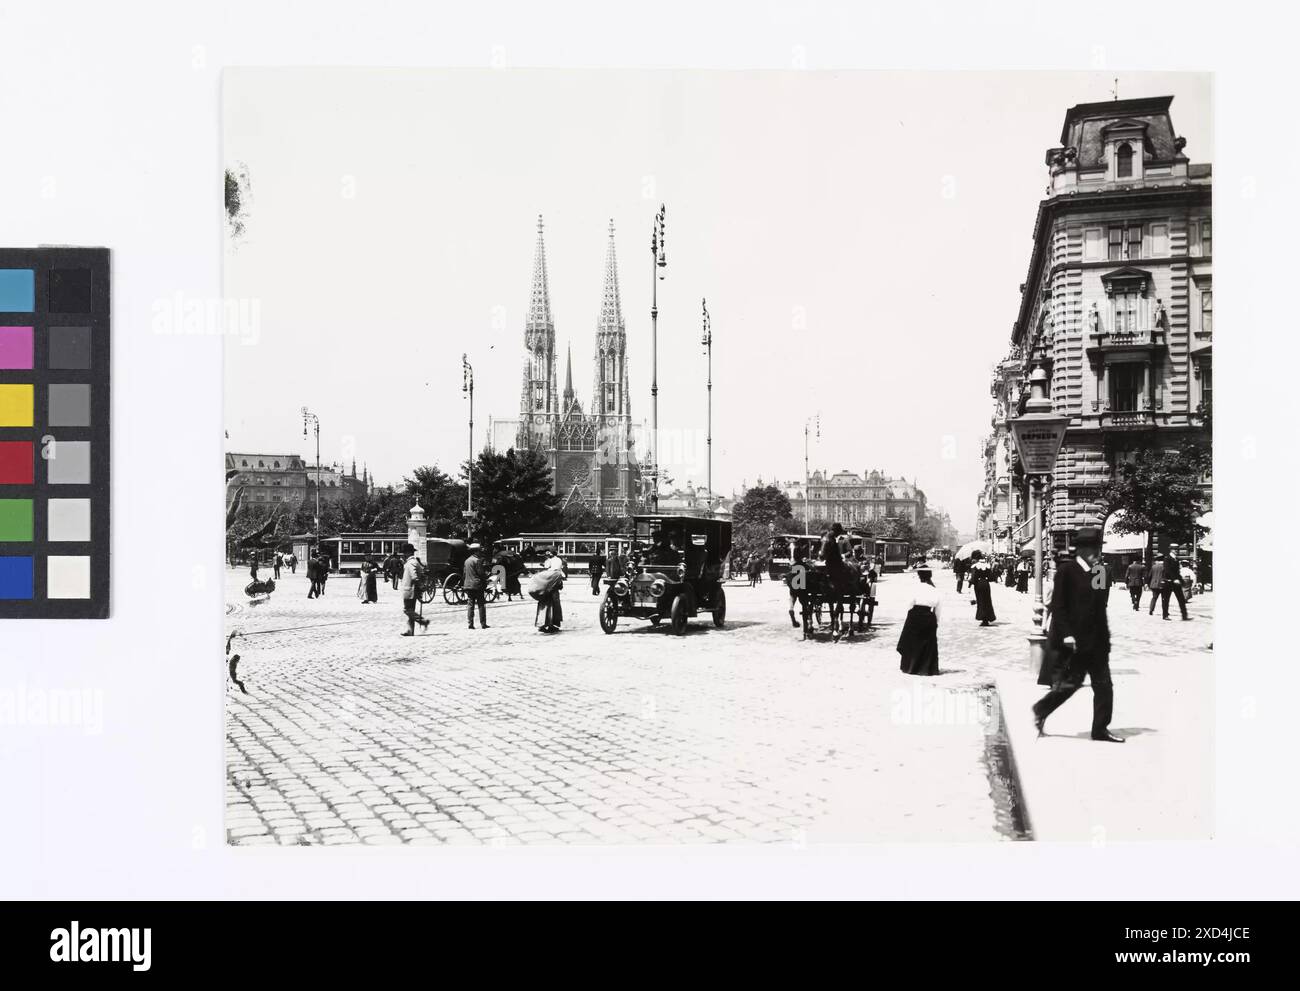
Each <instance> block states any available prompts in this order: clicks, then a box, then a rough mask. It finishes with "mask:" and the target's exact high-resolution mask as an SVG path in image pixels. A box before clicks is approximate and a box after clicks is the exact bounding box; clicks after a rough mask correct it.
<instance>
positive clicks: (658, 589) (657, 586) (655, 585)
mask: <svg viewBox="0 0 1300 991" xmlns="http://www.w3.org/2000/svg"><path fill="white" fill-rule="evenodd" d="M667 588H668V585H667V583H666V582H665V581H664V580H663V579H662V578H656V579H655V580H654V581H652V582H651V583H650V594H651V595H653V596H654V597H655V598H656V599H657V598H659V597H660V596H661V595H663V594H664V592H665V591H666V590H667Z"/></svg>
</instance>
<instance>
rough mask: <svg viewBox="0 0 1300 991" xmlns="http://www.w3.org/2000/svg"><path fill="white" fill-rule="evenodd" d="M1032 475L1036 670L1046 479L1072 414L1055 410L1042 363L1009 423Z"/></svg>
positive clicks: (1035, 664)
mask: <svg viewBox="0 0 1300 991" xmlns="http://www.w3.org/2000/svg"><path fill="white" fill-rule="evenodd" d="M1008 425H1009V426H1010V428H1011V438H1012V440H1014V441H1015V443H1016V451H1017V452H1018V453H1019V454H1020V463H1021V465H1022V466H1023V467H1024V472H1025V475H1026V477H1027V478H1028V479H1029V498H1030V509H1029V511H1030V512H1031V513H1033V515H1034V632H1033V634H1032V635H1031V636H1030V637H1029V666H1030V668H1031V670H1033V671H1034V672H1035V673H1036V672H1037V671H1038V668H1039V667H1040V666H1041V665H1042V662H1043V642H1044V639H1045V638H1044V637H1043V482H1044V480H1045V479H1046V478H1047V476H1048V475H1051V474H1052V472H1053V470H1054V469H1055V467H1056V456H1057V454H1059V453H1060V451H1061V442H1062V441H1063V440H1065V429H1066V427H1068V426H1069V425H1070V418H1069V417H1068V416H1057V415H1054V414H1053V413H1052V401H1051V400H1050V399H1048V398H1047V372H1046V371H1044V370H1043V367H1042V366H1041V365H1039V366H1037V367H1035V368H1034V370H1033V371H1032V372H1030V373H1029V399H1028V401H1027V402H1026V403H1025V412H1024V414H1023V415H1021V416H1017V417H1015V418H1013V419H1012V420H1011V421H1010V423H1009V424H1008Z"/></svg>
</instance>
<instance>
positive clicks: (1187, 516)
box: [1101, 446, 1213, 557]
mask: <svg viewBox="0 0 1300 991" xmlns="http://www.w3.org/2000/svg"><path fill="white" fill-rule="evenodd" d="M1212 466H1213V457H1212V455H1211V452H1210V450H1209V448H1208V447H1201V446H1191V447H1187V448H1183V449H1181V450H1177V451H1162V450H1151V449H1147V450H1143V451H1140V452H1139V453H1138V455H1137V457H1136V459H1135V460H1134V461H1132V462H1125V463H1124V464H1122V465H1120V467H1119V470H1118V471H1117V472H1116V473H1115V477H1114V478H1113V479H1111V481H1110V482H1108V483H1107V484H1106V485H1105V486H1104V487H1103V488H1102V494H1101V498H1102V502H1103V503H1104V504H1105V506H1106V509H1107V511H1108V512H1110V513H1115V512H1117V511H1120V510H1122V511H1123V513H1124V515H1123V516H1122V517H1120V518H1119V519H1117V520H1116V521H1115V531H1116V532H1117V533H1144V532H1145V533H1146V534H1147V535H1148V536H1147V555H1148V557H1150V553H1151V549H1152V545H1153V543H1154V541H1155V540H1156V539H1157V536H1158V537H1159V539H1160V541H1161V543H1162V545H1167V544H1168V543H1169V542H1171V541H1174V542H1184V541H1185V542H1190V541H1191V539H1192V536H1193V535H1197V536H1199V535H1200V534H1202V533H1204V532H1205V528H1204V527H1202V526H1199V525H1198V524H1197V522H1196V519H1197V517H1199V516H1201V515H1202V514H1203V513H1204V512H1205V511H1206V509H1207V505H1206V499H1205V492H1204V490H1203V489H1202V481H1203V480H1204V479H1205V478H1206V477H1207V476H1208V475H1209V473H1210V470H1211V468H1212Z"/></svg>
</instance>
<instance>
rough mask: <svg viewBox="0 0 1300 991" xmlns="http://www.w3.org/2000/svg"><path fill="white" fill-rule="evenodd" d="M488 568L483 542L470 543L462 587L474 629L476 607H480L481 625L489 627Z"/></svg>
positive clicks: (470, 622)
mask: <svg viewBox="0 0 1300 991" xmlns="http://www.w3.org/2000/svg"><path fill="white" fill-rule="evenodd" d="M487 582H488V569H487V563H486V562H485V561H484V560H483V547H482V545H481V544H470V545H469V557H467V558H465V571H464V582H463V583H462V584H461V589H462V591H464V593H465V597H466V598H467V599H468V600H469V603H468V605H467V606H466V609H465V613H466V617H467V618H468V619H469V628H470V629H471V630H472V629H474V609H475V607H476V606H477V607H478V621H479V626H481V627H483V629H485V630H486V629H487V628H488V621H487V601H486V599H485V596H486V594H487Z"/></svg>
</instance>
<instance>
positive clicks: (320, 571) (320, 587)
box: [316, 551, 330, 599]
mask: <svg viewBox="0 0 1300 991" xmlns="http://www.w3.org/2000/svg"><path fill="white" fill-rule="evenodd" d="M329 577H330V559H329V555H328V554H326V553H325V552H324V551H321V552H320V557H318V558H317V559H316V597H317V598H318V599H319V598H320V597H321V596H323V595H324V594H325V583H326V582H327V581H329Z"/></svg>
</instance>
